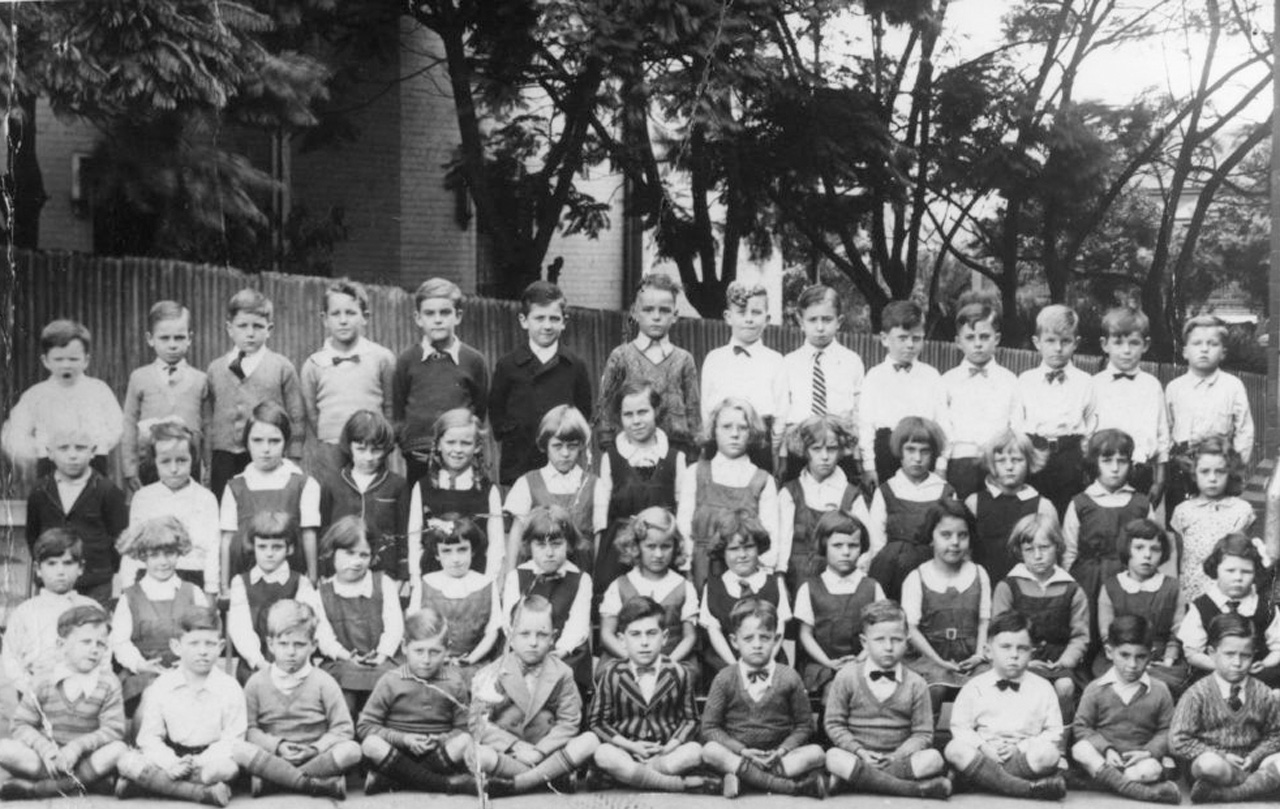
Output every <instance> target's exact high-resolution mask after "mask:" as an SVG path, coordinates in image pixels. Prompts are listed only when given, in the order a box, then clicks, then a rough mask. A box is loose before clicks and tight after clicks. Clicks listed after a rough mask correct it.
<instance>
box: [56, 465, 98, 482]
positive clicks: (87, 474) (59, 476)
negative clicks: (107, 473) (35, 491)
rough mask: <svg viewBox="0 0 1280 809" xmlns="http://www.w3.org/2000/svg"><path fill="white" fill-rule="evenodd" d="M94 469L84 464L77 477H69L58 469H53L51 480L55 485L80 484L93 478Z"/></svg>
mask: <svg viewBox="0 0 1280 809" xmlns="http://www.w3.org/2000/svg"><path fill="white" fill-rule="evenodd" d="M93 472H94V469H93V467H92V466H86V467H85V470H84V472H83V473H82V474H81V475H80V477H78V478H69V477H67V476H66V475H65V474H63V473H62V471H61V470H59V469H56V468H55V469H54V470H53V482H54V484H55V485H63V486H80V485H83V484H86V483H88V482H89V481H90V480H92V479H93Z"/></svg>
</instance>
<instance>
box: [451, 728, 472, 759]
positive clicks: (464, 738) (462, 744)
mask: <svg viewBox="0 0 1280 809" xmlns="http://www.w3.org/2000/svg"><path fill="white" fill-rule="evenodd" d="M473 744H474V742H473V741H472V739H471V734H469V733H459V734H458V735H456V736H451V737H449V739H447V740H446V741H445V743H444V751H445V752H446V753H448V754H449V758H451V759H453V760H454V761H461V760H462V758H463V756H465V755H466V754H467V750H469V749H470V748H471V746H472V745H473Z"/></svg>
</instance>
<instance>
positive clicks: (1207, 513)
mask: <svg viewBox="0 0 1280 809" xmlns="http://www.w3.org/2000/svg"><path fill="white" fill-rule="evenodd" d="M1191 463H1192V470H1191V472H1192V478H1193V479H1194V480H1195V484H1196V490H1197V494H1196V496H1195V497H1192V498H1191V499H1190V500H1184V501H1183V502H1181V503H1179V504H1178V507H1177V508H1175V509H1174V510H1173V517H1172V519H1170V520H1169V528H1170V529H1172V530H1173V532H1174V533H1175V534H1177V535H1178V537H1179V543H1178V544H1179V555H1180V556H1181V559H1179V562H1178V578H1179V581H1180V582H1181V585H1182V597H1183V599H1184V600H1186V602H1187V603H1188V604H1190V603H1191V602H1192V601H1195V600H1196V598H1197V597H1198V596H1200V595H1201V594H1202V593H1204V592H1205V590H1206V589H1207V588H1208V585H1209V584H1210V583H1212V582H1213V578H1212V577H1210V576H1208V575H1206V574H1205V572H1204V560H1205V559H1207V558H1209V554H1210V553H1212V552H1213V547H1214V545H1215V544H1216V543H1217V541H1218V540H1219V539H1221V538H1222V537H1224V536H1226V535H1227V534H1233V533H1241V534H1243V533H1247V532H1248V531H1249V527H1250V526H1252V525H1253V521H1254V517H1255V515H1254V513H1253V506H1251V505H1249V504H1248V503H1247V502H1245V501H1244V500H1242V499H1240V498H1239V497H1237V496H1236V495H1238V494H1239V493H1240V491H1241V478H1240V456H1239V455H1237V454H1236V451H1235V450H1234V449H1232V448H1231V446H1230V445H1229V444H1228V443H1227V442H1226V441H1224V440H1222V439H1221V438H1217V437H1214V438H1207V439H1205V440H1203V441H1201V442H1200V443H1199V444H1198V445H1197V446H1196V447H1195V448H1193V449H1192V451H1191ZM1258 592H1259V593H1269V592H1270V587H1269V585H1268V582H1267V581H1266V580H1265V579H1264V577H1263V573H1262V571H1259V581H1258Z"/></svg>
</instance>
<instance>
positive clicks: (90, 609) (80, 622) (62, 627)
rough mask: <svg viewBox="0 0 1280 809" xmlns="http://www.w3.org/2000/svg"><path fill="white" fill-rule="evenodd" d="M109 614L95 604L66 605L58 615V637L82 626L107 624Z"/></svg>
mask: <svg viewBox="0 0 1280 809" xmlns="http://www.w3.org/2000/svg"><path fill="white" fill-rule="evenodd" d="M110 623H111V616H110V615H107V611H106V610H104V609H103V608H102V607H99V606H98V605H97V604H80V605H78V606H75V607H68V608H67V609H65V610H63V611H62V614H61V615H59V616H58V637H60V638H65V637H66V636H67V635H70V634H71V633H72V632H74V631H75V630H77V629H79V628H80V627H82V626H107V625H109V624H110Z"/></svg>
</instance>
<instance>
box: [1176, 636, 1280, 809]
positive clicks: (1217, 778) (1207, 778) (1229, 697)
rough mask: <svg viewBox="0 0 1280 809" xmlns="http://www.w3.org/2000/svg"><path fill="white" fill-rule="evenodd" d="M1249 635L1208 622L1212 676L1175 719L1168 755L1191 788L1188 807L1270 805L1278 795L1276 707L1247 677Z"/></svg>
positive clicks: (1279, 716)
mask: <svg viewBox="0 0 1280 809" xmlns="http://www.w3.org/2000/svg"><path fill="white" fill-rule="evenodd" d="M1253 646H1254V632H1253V627H1252V626H1250V624H1249V620H1248V619H1247V618H1245V617H1243V616H1241V615H1238V614H1236V613H1224V614H1222V615H1219V616H1217V617H1216V618H1214V619H1213V620H1212V621H1210V622H1209V652H1210V655H1211V657H1212V658H1213V664H1214V672H1213V674H1212V675H1210V676H1208V677H1205V678H1203V679H1201V680H1200V681H1199V682H1197V683H1196V684H1195V685H1193V686H1191V688H1189V689H1187V692H1186V693H1185V694H1183V695H1182V699H1181V700H1180V701H1179V702H1178V707H1177V708H1176V709H1174V712H1173V725H1172V727H1171V729H1170V733H1169V740H1170V744H1171V746H1172V747H1173V754H1174V755H1175V756H1177V757H1178V758H1179V759H1181V760H1182V762H1183V763H1185V764H1186V765H1187V766H1188V768H1189V771H1190V773H1191V777H1192V778H1193V779H1195V780H1194V782H1193V784H1192V786H1191V802H1192V803H1215V802H1226V801H1231V802H1235V801H1247V800H1255V799H1260V798H1274V797H1275V796H1276V794H1277V793H1280V699H1277V697H1276V696H1275V693H1274V692H1273V691H1272V690H1271V689H1270V688H1267V687H1266V686H1265V685H1263V684H1262V682H1261V681H1260V680H1257V679H1256V678H1254V677H1250V676H1249V668H1250V666H1251V665H1252V664H1253Z"/></svg>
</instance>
